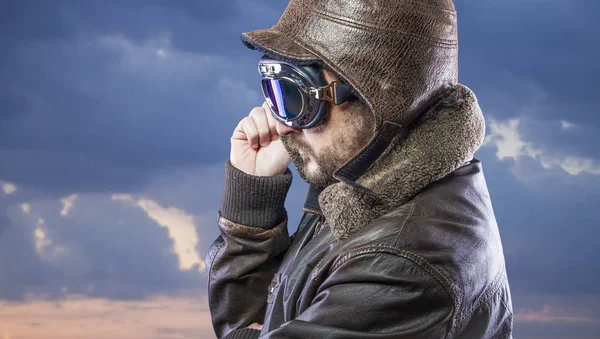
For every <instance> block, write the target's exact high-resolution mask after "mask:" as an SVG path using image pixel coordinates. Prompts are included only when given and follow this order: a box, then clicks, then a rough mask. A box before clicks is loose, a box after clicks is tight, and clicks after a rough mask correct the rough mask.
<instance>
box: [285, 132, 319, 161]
mask: <svg viewBox="0 0 600 339" xmlns="http://www.w3.org/2000/svg"><path fill="white" fill-rule="evenodd" d="M280 138H281V142H282V143H283V145H284V146H285V147H286V149H287V150H288V152H293V153H298V150H302V151H303V152H304V153H308V154H310V155H311V156H314V154H313V152H312V148H311V147H310V146H309V145H308V144H307V143H306V142H305V141H304V140H301V139H296V138H293V136H292V135H282V136H280Z"/></svg>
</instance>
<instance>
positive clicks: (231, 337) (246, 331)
mask: <svg viewBox="0 0 600 339" xmlns="http://www.w3.org/2000/svg"><path fill="white" fill-rule="evenodd" d="M259 336H260V331H259V330H255V329H253V328H238V329H237V330H233V331H231V332H229V334H228V335H226V336H225V337H223V339H257V338H258V337H259Z"/></svg>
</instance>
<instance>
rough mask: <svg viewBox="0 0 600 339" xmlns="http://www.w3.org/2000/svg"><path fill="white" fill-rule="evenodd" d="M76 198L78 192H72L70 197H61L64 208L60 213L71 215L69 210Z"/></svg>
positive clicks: (64, 215)
mask: <svg viewBox="0 0 600 339" xmlns="http://www.w3.org/2000/svg"><path fill="white" fill-rule="evenodd" d="M76 199H77V194H71V195H69V196H68V197H66V198H63V199H61V200H60V202H61V203H62V205H63V208H62V210H61V211H60V215H62V216H63V217H66V216H67V215H69V211H70V210H71V209H72V208H73V205H74V204H75V200H76Z"/></svg>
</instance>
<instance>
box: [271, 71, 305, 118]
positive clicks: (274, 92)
mask: <svg viewBox="0 0 600 339" xmlns="http://www.w3.org/2000/svg"><path fill="white" fill-rule="evenodd" d="M262 83H263V91H264V93H265V96H266V97H268V98H269V99H270V100H271V102H272V103H273V106H274V107H273V108H274V110H275V113H276V114H277V115H279V116H280V117H282V118H284V119H294V118H296V117H297V116H298V115H299V114H300V113H301V112H302V94H301V93H300V90H299V89H298V87H296V85H294V84H293V83H292V82H290V81H288V80H284V79H263V81H262Z"/></svg>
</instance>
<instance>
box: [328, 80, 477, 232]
mask: <svg viewBox="0 0 600 339" xmlns="http://www.w3.org/2000/svg"><path fill="white" fill-rule="evenodd" d="M456 90H457V95H458V98H459V100H458V101H457V102H456V104H455V105H453V106H450V107H434V108H432V109H431V110H429V111H428V112H426V113H425V114H424V116H423V118H422V119H420V121H419V122H418V124H417V125H416V127H414V128H413V129H411V131H410V133H409V134H408V135H407V136H406V138H401V137H396V138H394V139H393V140H392V142H391V144H390V145H389V147H388V148H387V149H386V150H385V152H384V153H383V154H382V155H381V156H380V157H379V158H378V160H377V161H375V162H374V163H373V165H371V166H370V167H369V168H368V169H367V171H366V172H365V173H364V174H363V175H362V176H361V177H360V178H358V179H357V180H356V183H357V184H358V185H360V186H362V187H364V188H366V189H367V190H370V191H371V192H372V193H374V194H365V193H366V192H365V191H364V190H361V189H360V188H357V187H356V186H354V187H353V186H351V185H349V184H347V183H344V182H339V183H335V184H333V185H330V186H328V187H327V188H325V189H324V190H323V192H322V193H321V194H320V195H319V204H320V206H321V209H322V212H323V214H324V216H325V219H326V220H327V222H328V223H329V226H330V227H331V230H332V232H333V234H334V236H335V237H336V239H338V240H342V239H346V238H348V237H350V236H351V235H352V234H354V233H356V232H357V231H359V230H360V229H362V228H363V227H365V226H366V225H368V224H369V223H370V222H371V221H372V220H374V219H376V218H379V217H380V216H382V215H384V214H385V213H387V212H389V211H391V210H392V209H394V208H396V207H399V206H401V205H402V204H404V203H406V202H408V201H409V200H411V199H412V198H413V197H414V196H415V195H416V194H417V193H418V192H419V191H420V190H421V189H423V188H424V187H425V186H427V185H428V184H429V183H431V182H434V181H436V180H439V179H441V178H443V177H444V176H446V175H447V174H449V173H451V172H452V171H454V170H455V169H457V168H458V167H460V166H461V165H463V164H464V163H465V162H467V161H469V160H471V159H472V157H473V154H474V153H475V151H476V150H477V149H478V148H479V147H480V146H481V144H482V142H483V138H484V136H485V120H484V117H483V113H482V112H481V109H480V108H479V104H478V103H477V99H476V97H475V94H473V92H472V91H471V90H470V89H469V88H467V87H466V86H463V85H460V84H459V85H457V89H456Z"/></svg>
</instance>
